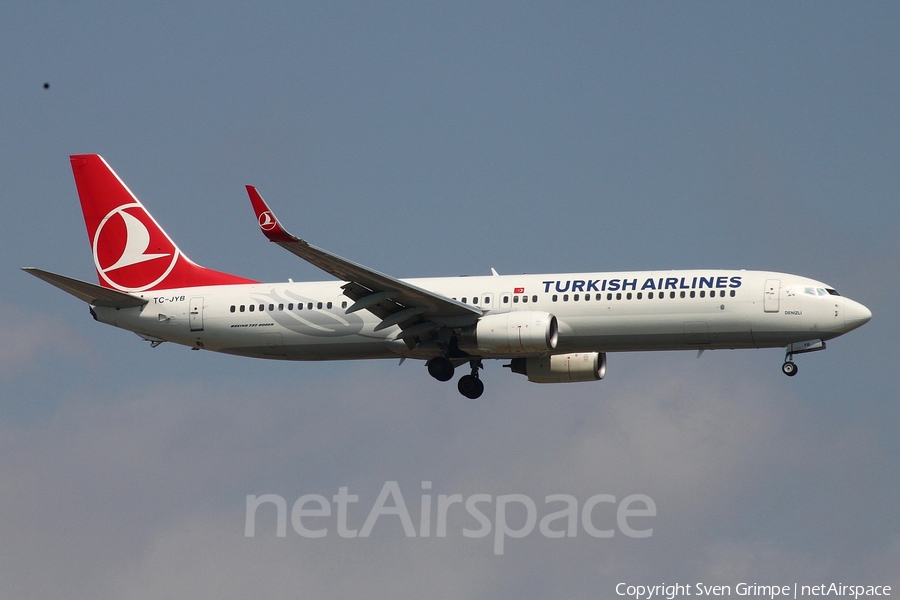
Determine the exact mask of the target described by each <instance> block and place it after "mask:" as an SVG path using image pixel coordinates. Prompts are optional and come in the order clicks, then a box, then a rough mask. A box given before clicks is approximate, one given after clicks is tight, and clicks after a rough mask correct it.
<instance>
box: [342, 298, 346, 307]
mask: <svg viewBox="0 0 900 600" xmlns="http://www.w3.org/2000/svg"><path fill="white" fill-rule="evenodd" d="M341 308H347V301H346V300H345V301H344V302H341Z"/></svg>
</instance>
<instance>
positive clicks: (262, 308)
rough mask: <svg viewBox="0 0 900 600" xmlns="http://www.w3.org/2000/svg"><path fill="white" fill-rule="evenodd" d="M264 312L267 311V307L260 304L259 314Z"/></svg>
mask: <svg viewBox="0 0 900 600" xmlns="http://www.w3.org/2000/svg"><path fill="white" fill-rule="evenodd" d="M264 310H266V305H265V304H260V305H259V312H262V311H264Z"/></svg>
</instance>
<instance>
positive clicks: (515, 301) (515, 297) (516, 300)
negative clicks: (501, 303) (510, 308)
mask: <svg viewBox="0 0 900 600" xmlns="http://www.w3.org/2000/svg"><path fill="white" fill-rule="evenodd" d="M518 303H519V297H518V296H513V304H518Z"/></svg>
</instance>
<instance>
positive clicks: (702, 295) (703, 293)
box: [700, 290, 706, 298]
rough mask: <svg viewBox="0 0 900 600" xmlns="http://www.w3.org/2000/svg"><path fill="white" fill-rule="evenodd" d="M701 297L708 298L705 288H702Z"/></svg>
mask: <svg viewBox="0 0 900 600" xmlns="http://www.w3.org/2000/svg"><path fill="white" fill-rule="evenodd" d="M700 297H701V298H706V292H704V291H703V290H700Z"/></svg>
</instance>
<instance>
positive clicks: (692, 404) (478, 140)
mask: <svg viewBox="0 0 900 600" xmlns="http://www.w3.org/2000/svg"><path fill="white" fill-rule="evenodd" d="M898 25H900V8H898V6H897V5H896V4H894V3H877V2H873V3H865V4H847V3H794V4H790V5H780V4H769V3H765V4H763V3H754V4H745V3H665V4H663V3H609V4H589V3H571V4H539V5H534V6H523V5H520V4H514V3H471V4H439V5H421V4H414V3H408V4H407V3H378V4H369V3H304V4H301V5H297V6H295V5H293V4H290V3H257V4H255V5H254V6H252V7H251V6H248V5H245V4H242V3H230V2H223V3H191V4H188V5H182V4H181V3H169V4H155V5H143V6H138V7H131V6H115V5H109V4H105V3H86V4H79V5H72V4H70V3H37V4H35V3H7V4H6V5H4V6H3V7H0V54H2V56H3V57H4V60H3V61H0V107H2V109H0V127H2V133H3V138H2V139H3V142H4V144H3V148H2V150H0V157H2V160H0V181H2V183H3V195H2V198H3V209H4V211H5V214H6V217H5V218H4V219H3V220H2V223H3V230H2V231H3V235H2V236H0V255H2V257H3V258H2V264H3V267H4V269H5V270H6V273H7V276H6V277H3V278H2V279H0V305H2V307H3V309H4V312H5V314H6V315H7V316H8V318H7V320H5V321H4V322H3V323H0V340H2V341H3V343H2V345H0V386H2V390H3V393H2V395H0V506H3V510H2V511H0V536H2V538H3V539H4V544H3V549H2V550H0V582H2V583H0V590H2V595H6V596H10V597H18V598H26V597H35V598H38V597H40V598H53V597H67V598H70V597H91V598H106V597H109V598H113V597H115V598H121V597H125V598H144V597H148V598H149V597H210V598H223V597H235V598H238V597H247V596H250V595H255V596H262V595H267V596H273V595H287V594H291V595H296V594H304V595H309V596H318V597H338V596H340V597H345V596H347V595H360V594H366V595H369V596H372V597H393V598H397V597H400V598H403V597H422V596H425V595H428V596H431V597H447V598H450V597H454V598H456V597H476V598H488V597H490V598H544V597H548V596H554V597H562V596H565V597H571V598H588V597H590V598H594V597H598V596H601V597H603V596H608V595H611V594H612V593H613V592H612V590H613V587H614V586H615V584H616V583H618V582H619V581H628V582H638V580H641V581H643V582H646V581H652V582H662V581H667V582H674V581H689V582H695V581H704V582H715V583H722V584H732V585H734V584H736V583H738V582H739V581H746V580H752V581H757V582H760V583H762V582H768V583H780V582H788V583H793V582H794V581H797V582H799V583H801V584H802V583H818V582H819V581H820V580H821V581H831V580H837V581H844V582H848V581H850V580H852V581H854V582H862V583H870V584H893V585H895V586H898V585H900V580H898V579H897V574H896V573H897V568H896V565H897V564H900V527H898V520H897V519H896V505H897V500H898V496H900V471H898V464H900V463H898V461H897V460H896V457H897V456H898V452H900V443H898V441H897V438H896V428H897V423H898V419H900V409H898V406H897V399H898V398H897V396H898V392H897V390H898V380H897V370H896V362H897V358H898V353H897V350H896V349H895V347H894V346H893V344H892V342H891V340H893V339H897V337H898V335H900V331H898V316H897V310H896V298H898V297H900V289H898V284H897V277H896V273H897V266H898V260H897V258H896V257H897V256H898V236H897V234H896V232H897V226H898V223H900V214H898V213H900V209H898V204H897V202H896V195H897V190H898V188H900V170H898V169H897V164H898V158H900V146H898V144H900V142H898V140H900V127H898V125H900V123H898V118H900V112H898V109H897V107H898V106H900V77H898V74H897V69H896V57H897V56H898V55H900V47H898V41H897V36H896V31H897V29H898ZM45 82H47V83H49V84H50V87H49V88H48V89H44V87H43V84H44V83H45ZM74 153H99V154H102V155H103V156H104V157H105V158H106V160H107V161H108V162H109V163H110V164H111V165H112V166H113V168H114V169H116V171H117V172H118V173H119V175H120V176H121V177H122V178H123V179H124V180H125V181H126V183H127V184H128V185H129V187H130V188H131V189H132V190H133V191H134V192H135V193H136V194H137V195H138V196H139V197H140V198H141V199H142V201H143V202H144V204H145V205H146V206H147V207H148V208H149V209H150V211H151V212H152V213H153V214H154V216H155V217H156V219H157V220H158V221H159V222H160V223H161V224H162V225H163V227H164V228H165V229H166V231H167V232H168V233H169V234H170V235H172V237H173V238H174V239H175V240H176V241H177V242H178V243H179V245H180V247H181V248H182V250H184V251H185V252H186V253H187V254H188V255H189V256H191V258H192V259H194V260H195V261H197V262H199V263H201V264H204V265H206V266H209V267H212V268H216V269H220V270H225V271H230V272H234V273H236V274H239V275H244V276H247V277H252V278H255V279H260V280H266V281H283V280H286V279H287V278H288V277H291V278H294V279H295V280H303V279H309V280H313V279H326V278H327V276H326V275H324V274H322V273H320V272H318V271H317V270H316V269H315V268H313V267H311V266H309V265H307V264H304V263H302V262H301V261H299V260H298V259H296V257H293V256H291V255H290V254H288V253H286V252H284V251H282V250H280V249H279V248H277V247H275V246H274V245H271V244H268V243H266V242H265V240H264V239H263V237H262V236H260V235H259V232H258V229H257V227H256V224H255V222H254V220H253V215H252V213H251V210H250V207H249V205H248V202H247V200H246V197H245V193H244V190H243V186H244V185H245V184H248V183H249V184H253V185H256V186H258V187H259V189H260V191H261V192H262V194H263V195H264V197H265V198H266V199H267V200H268V201H269V203H270V204H271V205H272V207H273V209H274V210H275V211H276V212H277V213H278V214H279V217H280V218H281V220H282V221H283V222H284V223H285V225H286V226H287V227H288V228H289V229H290V230H292V231H293V232H295V233H297V234H298V235H302V236H303V237H305V238H307V239H309V240H310V241H312V242H313V243H315V244H317V245H319V246H322V247H325V248H328V249H331V250H333V251H335V252H337V253H338V254H341V255H343V256H346V257H348V258H351V259H354V260H357V261H359V262H362V263H364V264H367V265H369V266H371V267H373V268H375V269H378V270H381V271H384V272H387V273H391V274H394V275H396V276H400V277H416V276H435V275H460V274H488V273H489V272H490V268H491V267H494V268H496V269H497V270H498V271H500V272H501V273H516V272H535V273H536V272H577V271H599V270H626V269H660V268H700V267H704V268H748V269H767V270H776V271H785V272H789V273H797V274H802V275H807V276H810V277H813V278H815V279H819V280H822V281H825V282H827V283H829V284H830V285H833V286H835V287H836V288H837V289H838V290H839V291H841V292H842V293H843V294H845V295H847V296H850V297H851V298H853V299H855V300H858V301H860V302H862V303H863V304H865V305H867V306H868V307H869V308H871V309H872V311H873V313H874V317H873V320H872V322H871V323H870V324H868V325H867V326H866V327H864V328H862V329H861V330H859V331H856V332H853V333H852V334H851V335H849V336H846V337H845V338H841V339H838V340H835V341H834V342H833V343H829V347H828V350H827V351H826V352H822V353H817V354H812V355H808V356H803V357H800V359H799V360H798V362H799V363H800V367H801V373H800V374H799V375H798V377H795V378H792V379H788V378H786V377H784V376H783V375H782V374H781V373H780V370H779V365H780V363H781V360H782V354H781V352H780V351H778V350H765V351H745V352H726V351H722V352H708V353H706V354H704V355H703V357H702V358H701V359H699V360H698V359H697V358H696V356H695V354H693V353H665V354H625V355H612V356H610V359H609V363H610V368H609V374H608V376H607V379H605V380H604V381H602V382H600V383H595V384H573V385H560V386H539V385H534V384H529V383H527V382H526V381H524V380H523V378H521V377H519V376H512V375H510V374H509V373H508V371H506V370H505V369H501V368H500V366H499V363H496V364H489V365H487V366H488V368H487V370H486V372H485V374H484V378H485V380H486V383H487V392H486V394H485V396H483V397H482V398H481V399H480V400H479V401H476V402H469V401H466V400H464V399H462V398H461V397H460V396H459V395H458V394H457V392H456V390H455V389H454V388H455V386H452V385H441V384H439V383H437V382H435V381H434V380H432V379H431V378H430V377H428V375H427V373H426V372H425V370H424V369H423V368H422V367H421V365H420V364H417V363H413V362H407V363H406V364H404V365H403V366H401V367H398V366H397V365H396V363H395V362H393V361H386V362H376V363H355V362H348V363H329V364H325V363H323V364H314V363H307V364H302V363H297V364H281V363H266V362H261V361H254V360H250V359H238V358H234V357H228V356H219V355H212V354H207V353H201V352H190V351H188V350H187V349H184V348H179V347H173V346H170V345H167V344H164V345H163V346H161V347H159V348H156V349H150V348H149V347H148V346H147V345H146V344H145V343H143V342H141V341H140V340H139V339H138V338H137V337H135V336H133V335H132V334H129V333H127V332H122V331H119V330H115V329H112V328H109V327H104V326H101V325H99V324H96V323H94V322H93V321H92V320H91V319H90V317H89V315H88V313H87V309H86V307H85V306H84V305H82V304H80V303H79V302H78V301H76V300H74V299H73V298H70V297H68V296H66V295H65V294H63V293H61V292H58V291H57V290H54V289H53V288H51V287H49V286H46V285H45V284H43V283H41V282H39V281H37V280H33V279H32V278H29V277H28V276H27V275H25V274H22V273H20V272H18V270H17V269H18V267H21V266H39V267H42V268H46V269H49V270H52V271H56V272H61V273H64V274H67V275H70V276H74V277H79V278H82V279H88V280H92V279H93V278H94V277H95V274H94V272H93V268H92V264H91V260H90V250H89V246H88V244H87V243H86V239H85V233H84V227H83V221H82V217H81V213H80V210H79V206H78V202H77V196H76V193H75V186H74V183H73V181H72V175H71V170H70V168H69V165H68V159H67V157H68V155H69V154H74ZM385 481H398V482H399V483H400V485H401V488H402V489H403V491H404V494H408V497H407V504H408V505H410V510H411V512H413V513H414V520H415V519H416V518H417V515H418V512H417V511H418V499H419V496H420V495H421V494H422V490H421V482H422V481H432V482H433V486H434V487H433V494H435V495H438V494H450V493H461V494H463V495H465V496H469V495H472V494H476V493H484V494H490V495H492V496H497V495H502V494H513V493H522V494H527V495H529V496H530V497H533V498H535V499H538V500H540V499H542V498H543V497H544V496H547V495H551V494H571V495H574V496H576V497H578V498H579V499H580V500H581V501H583V500H585V499H586V498H588V497H590V496H591V495H594V494H599V493H606V494H612V495H615V496H616V497H617V498H620V499H621V498H623V497H625V496H627V495H629V494H633V493H641V494H647V495H649V496H650V497H652V498H653V500H654V501H655V503H656V505H657V510H658V515H657V517H655V519H654V521H653V527H654V534H653V536H652V537H651V538H649V539H644V540H632V539H628V538H625V537H623V536H618V537H615V538H613V539H610V540H602V539H594V538H590V537H586V536H584V535H583V534H582V535H580V536H578V537H576V538H573V539H563V540H550V539H546V538H544V537H542V536H540V535H538V534H537V532H535V533H534V534H532V535H531V536H529V537H526V538H523V539H521V540H511V541H508V542H507V551H506V553H505V554H504V555H503V556H494V555H493V554H492V552H491V541H490V540H489V539H469V538H465V537H463V536H462V535H461V534H458V533H457V534H455V535H449V536H448V537H447V538H446V539H435V538H432V539H428V540H426V539H416V540H410V539H406V538H405V537H403V535H402V529H401V528H400V527H399V525H398V523H397V521H396V519H393V520H391V519H387V520H386V521H385V522H384V524H383V526H382V525H381V524H379V525H378V526H377V527H376V529H375V531H374V532H373V535H372V537H371V538H369V539H366V540H345V539H341V538H338V537H337V536H335V535H331V536H329V537H327V538H325V539H322V540H309V539H304V538H301V537H299V536H298V535H291V534H290V533H289V535H288V537H286V538H284V539H281V538H276V537H275V535H274V527H273V526H272V525H271V522H268V521H266V522H264V521H260V524H259V525H258V528H259V531H260V533H259V534H258V535H257V536H256V537H254V538H249V539H248V538H246V537H244V535H243V531H244V502H245V497H246V496H247V495H248V494H256V495H258V494H264V493H274V494H280V495H281V496H283V497H285V498H286V499H287V500H288V501H289V502H292V501H293V500H295V499H297V498H298V497H300V496H301V495H303V494H320V495H323V496H331V495H333V494H336V493H337V490H338V488H339V487H340V486H348V487H349V488H351V493H354V492H355V493H358V494H359V495H360V497H361V503H360V504H361V505H362V506H365V505H367V504H368V505H371V504H372V503H373V502H374V499H375V497H376V496H377V494H378V491H379V490H380V489H381V487H382V484H383V483H384V482H385ZM598 514H599V513H598ZM353 518H354V519H356V525H357V526H360V525H361V524H362V521H363V520H364V519H365V514H364V511H362V510H360V511H359V513H358V514H355V515H354V516H353ZM266 523H268V525H269V527H268V529H266ZM456 524H457V525H458V526H459V527H463V526H469V527H471V526H472V525H471V524H467V525H466V524H463V523H462V522H461V521H460V522H457V523H456ZM457 531H458V530H457Z"/></svg>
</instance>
